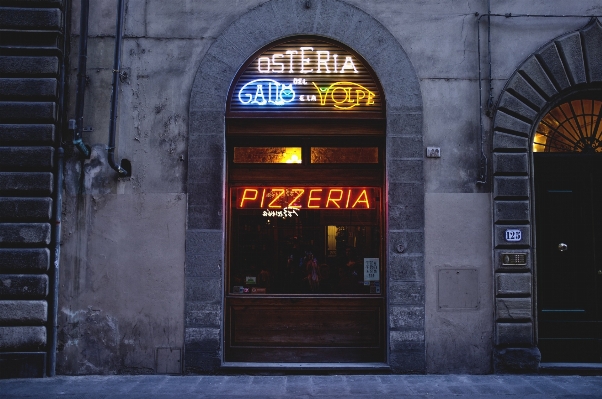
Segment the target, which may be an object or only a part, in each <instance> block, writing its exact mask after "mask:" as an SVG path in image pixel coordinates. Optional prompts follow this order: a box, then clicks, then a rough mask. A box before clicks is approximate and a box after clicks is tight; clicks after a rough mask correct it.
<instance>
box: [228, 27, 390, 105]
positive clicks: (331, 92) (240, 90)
mask: <svg viewBox="0 0 602 399" xmlns="http://www.w3.org/2000/svg"><path fill="white" fill-rule="evenodd" d="M247 65H248V66H247V67H246V69H245V70H244V71H243V72H242V74H241V75H239V77H238V79H237V81H236V82H235V83H234V85H233V91H232V98H231V101H230V111H235V112H236V111H241V112H247V111H274V110H278V112H287V111H321V112H324V111H338V112H381V111H382V109H383V107H382V105H383V104H382V99H381V98H380V90H379V87H378V83H377V82H376V81H375V79H374V77H373V75H372V74H371V73H370V72H369V70H368V69H367V68H366V67H365V65H364V63H363V61H361V60H360V59H359V57H358V56H357V55H354V54H353V53H352V51H351V50H348V49H345V48H343V47H342V46H340V45H337V44H334V43H331V42H330V41H328V40H327V39H323V38H312V39H308V38H298V39H291V40H288V41H286V42H280V43H279V44H276V45H274V46H273V47H271V48H268V49H266V50H264V51H263V52H261V53H260V54H259V55H257V56H256V57H255V58H254V59H252V60H251V61H250V62H249V63H248V64H247Z"/></svg>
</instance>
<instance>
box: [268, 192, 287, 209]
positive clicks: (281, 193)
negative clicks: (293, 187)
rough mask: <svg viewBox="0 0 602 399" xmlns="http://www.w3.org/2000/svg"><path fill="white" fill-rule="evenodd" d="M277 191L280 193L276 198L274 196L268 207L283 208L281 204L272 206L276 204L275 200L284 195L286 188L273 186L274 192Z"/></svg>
mask: <svg viewBox="0 0 602 399" xmlns="http://www.w3.org/2000/svg"><path fill="white" fill-rule="evenodd" d="M275 191H276V192H280V194H278V196H277V197H276V198H274V200H273V201H272V202H270V204H269V205H268V208H282V206H281V205H274V206H272V205H273V204H274V202H276V201H278V199H279V198H280V197H282V196H283V195H284V192H285V190H284V189H283V188H273V189H272V192H275Z"/></svg>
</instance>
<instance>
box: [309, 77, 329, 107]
mask: <svg viewBox="0 0 602 399" xmlns="http://www.w3.org/2000/svg"><path fill="white" fill-rule="evenodd" d="M311 83H312V84H313V85H314V87H315V88H316V90H318V95H319V96H320V104H322V105H325V104H326V96H327V95H328V89H326V90H324V89H322V88H320V87H318V85H317V84H316V82H311ZM322 93H324V95H322Z"/></svg>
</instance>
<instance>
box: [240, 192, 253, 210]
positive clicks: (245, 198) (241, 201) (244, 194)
mask: <svg viewBox="0 0 602 399" xmlns="http://www.w3.org/2000/svg"><path fill="white" fill-rule="evenodd" d="M247 192H249V193H253V194H254V195H253V197H252V198H251V197H247ZM256 199H257V190H256V189H254V188H245V191H244V192H243V193H242V199H241V200H240V207H241V208H242V207H243V205H244V203H245V200H249V201H255V200H256Z"/></svg>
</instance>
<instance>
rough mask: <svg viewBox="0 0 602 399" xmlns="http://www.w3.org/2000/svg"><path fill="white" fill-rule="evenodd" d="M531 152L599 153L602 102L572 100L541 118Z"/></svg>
mask: <svg viewBox="0 0 602 399" xmlns="http://www.w3.org/2000/svg"><path fill="white" fill-rule="evenodd" d="M533 151H534V152H586V153H593V152H602V101H597V100H573V101H569V102H566V103H563V104H560V105H559V106H557V107H555V108H553V109H552V110H551V111H550V112H548V114H547V115H546V116H545V117H544V118H543V119H542V120H541V122H540V123H539V126H538V127H537V131H536V132H535V137H534V139H533Z"/></svg>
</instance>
